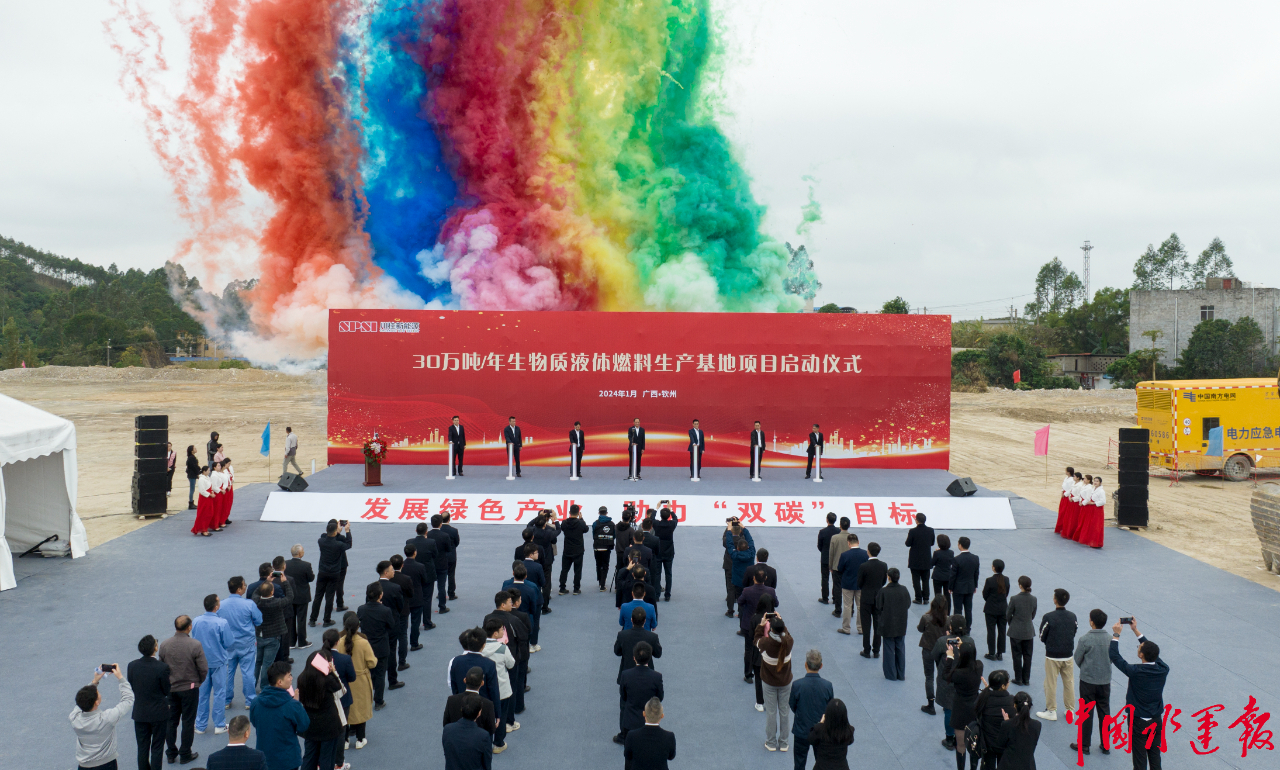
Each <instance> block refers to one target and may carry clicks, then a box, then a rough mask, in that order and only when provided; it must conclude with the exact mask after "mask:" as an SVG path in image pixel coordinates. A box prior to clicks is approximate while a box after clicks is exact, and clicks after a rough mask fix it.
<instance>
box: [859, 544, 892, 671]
mask: <svg viewBox="0 0 1280 770" xmlns="http://www.w3.org/2000/svg"><path fill="white" fill-rule="evenodd" d="M879 556H880V544H879V543H867V560H866V561H864V562H863V563H862V566H861V567H858V589H857V590H858V604H859V607H858V618H859V619H860V620H861V622H862V652H860V653H858V654H859V655H861V656H862V657H864V658H870V657H876V658H878V657H880V623H879V620H878V618H877V617H876V595H877V594H879V593H880V589H881V588H884V584H885V582H886V581H888V579H889V565H887V564H885V563H884V562H882V561H880V559H879ZM872 652H874V653H875V655H874V656H873V655H872Z"/></svg>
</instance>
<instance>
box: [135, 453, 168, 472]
mask: <svg viewBox="0 0 1280 770" xmlns="http://www.w3.org/2000/svg"><path fill="white" fill-rule="evenodd" d="M168 470H169V468H168V463H167V462H165V458H163V457H149V458H146V459H141V458H139V459H135V460H134V461H133V472H134V473H167V472H168Z"/></svg>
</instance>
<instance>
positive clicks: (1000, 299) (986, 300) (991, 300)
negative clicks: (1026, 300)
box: [933, 291, 1035, 310]
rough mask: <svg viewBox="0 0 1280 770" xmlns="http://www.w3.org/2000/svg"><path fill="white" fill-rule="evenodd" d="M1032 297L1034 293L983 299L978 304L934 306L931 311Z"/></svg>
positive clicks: (965, 303)
mask: <svg viewBox="0 0 1280 770" xmlns="http://www.w3.org/2000/svg"><path fill="white" fill-rule="evenodd" d="M1032 296H1035V292H1034V291H1032V292H1028V293H1026V294H1015V295H1014V296H1012V297H1000V298H998V299H985V300H982V301H980V302H962V303H961V304H959V305H935V306H934V308H933V309H934V310H943V309H946V308H949V307H973V306H974V305H990V304H992V303H993V302H1007V301H1008V300H1011V299H1022V298H1023V297H1032Z"/></svg>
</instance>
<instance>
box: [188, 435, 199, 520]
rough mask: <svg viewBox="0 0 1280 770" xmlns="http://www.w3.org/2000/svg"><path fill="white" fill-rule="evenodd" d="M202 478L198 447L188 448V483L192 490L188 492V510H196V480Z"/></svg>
mask: <svg viewBox="0 0 1280 770" xmlns="http://www.w3.org/2000/svg"><path fill="white" fill-rule="evenodd" d="M198 478H200V461H199V460H198V459H196V445H195V444H190V445H188V446H187V483H188V484H189V485H190V487H191V488H190V489H189V490H187V510H188V511H194V510H195V509H196V479H198Z"/></svg>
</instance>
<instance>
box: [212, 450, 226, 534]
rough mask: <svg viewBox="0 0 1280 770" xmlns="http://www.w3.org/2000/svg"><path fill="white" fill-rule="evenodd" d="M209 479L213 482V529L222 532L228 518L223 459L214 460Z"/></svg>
mask: <svg viewBox="0 0 1280 770" xmlns="http://www.w3.org/2000/svg"><path fill="white" fill-rule="evenodd" d="M209 480H210V481H211V482H212V483H213V500H214V504H213V531H214V532H221V531H222V522H223V521H225V520H226V518H227V474H226V472H225V471H224V470H223V468H222V461H221V460H214V461H213V470H212V471H210V472H209Z"/></svg>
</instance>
